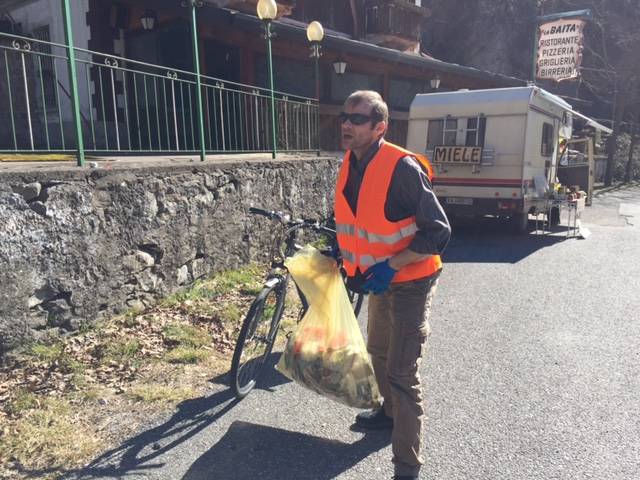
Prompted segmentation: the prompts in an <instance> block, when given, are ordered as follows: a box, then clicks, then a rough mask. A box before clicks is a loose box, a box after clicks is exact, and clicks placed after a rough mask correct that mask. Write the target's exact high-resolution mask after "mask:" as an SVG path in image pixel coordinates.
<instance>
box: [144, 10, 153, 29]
mask: <svg viewBox="0 0 640 480" xmlns="http://www.w3.org/2000/svg"><path fill="white" fill-rule="evenodd" d="M140 23H141V24H142V28H143V29H144V30H153V27H154V26H155V24H156V12H154V11H153V10H151V9H147V10H145V11H144V13H143V14H142V16H141V17H140Z"/></svg>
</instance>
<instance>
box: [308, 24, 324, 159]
mask: <svg viewBox="0 0 640 480" xmlns="http://www.w3.org/2000/svg"><path fill="white" fill-rule="evenodd" d="M307 38H308V39H309V41H310V42H311V57H312V58H313V59H314V60H315V75H316V100H317V101H318V106H317V110H316V128H317V130H316V131H317V132H318V156H320V66H319V61H320V55H322V54H321V53H320V49H321V48H322V47H321V46H320V42H321V41H322V39H323V38H324V29H323V28H322V25H321V24H320V22H316V21H313V22H311V23H310V24H309V26H308V27H307Z"/></svg>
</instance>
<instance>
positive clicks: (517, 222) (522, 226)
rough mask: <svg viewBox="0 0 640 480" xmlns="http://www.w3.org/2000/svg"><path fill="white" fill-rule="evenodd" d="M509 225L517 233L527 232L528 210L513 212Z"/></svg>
mask: <svg viewBox="0 0 640 480" xmlns="http://www.w3.org/2000/svg"><path fill="white" fill-rule="evenodd" d="M511 227H512V228H513V231H514V232H515V233H517V234H524V233H527V228H528V227H529V213H528V212H520V213H515V214H514V215H513V216H512V217H511Z"/></svg>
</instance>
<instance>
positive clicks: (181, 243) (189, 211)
mask: <svg viewBox="0 0 640 480" xmlns="http://www.w3.org/2000/svg"><path fill="white" fill-rule="evenodd" d="M337 164H338V162H337V160H336V159H315V158H314V159H313V160H295V161H286V162H272V163H236V164H224V165H223V166H221V165H217V166H216V165H209V164H204V165H202V166H198V167H197V168H193V167H184V166H183V167H173V168H171V167H162V168H156V169H150V168H146V169H132V170H114V171H105V170H93V171H91V170H86V169H81V168H77V169H76V170H69V171H64V172H60V171H58V172H43V173H33V174H13V175H8V174H0V225H2V228H0V354H1V353H2V351H4V350H6V349H7V348H9V347H10V346H11V345H12V344H14V343H15V342H17V341H19V340H20V339H22V338H24V337H30V336H38V335H42V334H43V333H49V332H50V331H51V330H53V331H71V330H74V329H77V328H78V327H80V325H82V324H83V323H88V324H91V323H93V322H95V321H97V320H99V319H101V318H103V317H108V316H110V315H113V314H117V313H120V312H123V311H125V310H127V309H131V308H143V307H145V306H148V305H150V304H153V303H154V302H155V301H156V300H157V299H158V298H159V297H161V296H165V295H167V294H168V293H170V292H172V291H174V290H176V289H177V288H179V287H181V286H184V285H187V284H189V283H191V282H193V281H194V280H195V279H197V278H199V277H202V276H204V275H207V274H210V273H213V272H214V271H220V270H224V269H229V268H235V267H238V266H239V265H241V264H244V263H246V262H248V261H250V260H254V259H258V258H266V256H267V252H268V249H267V248H266V247H267V246H268V245H270V241H271V240H270V239H271V233H272V232H273V230H274V225H273V224H271V223H270V222H269V221H267V220H266V219H262V218H256V217H255V216H252V215H249V214H248V213H247V212H248V208H249V207H250V206H257V207H263V208H268V209H274V210H285V211H290V212H292V213H293V214H294V215H297V216H304V215H307V216H313V217H316V218H317V217H325V216H327V215H329V214H330V213H331V210H332V196H333V188H334V187H333V186H334V180H335V173H336V170H337Z"/></svg>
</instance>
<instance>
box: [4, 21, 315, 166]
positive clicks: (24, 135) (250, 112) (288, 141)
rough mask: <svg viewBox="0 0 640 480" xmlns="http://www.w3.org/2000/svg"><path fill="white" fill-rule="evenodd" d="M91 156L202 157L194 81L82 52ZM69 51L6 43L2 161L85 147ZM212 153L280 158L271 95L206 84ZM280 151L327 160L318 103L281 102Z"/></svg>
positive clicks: (17, 40) (28, 41) (187, 75)
mask: <svg viewBox="0 0 640 480" xmlns="http://www.w3.org/2000/svg"><path fill="white" fill-rule="evenodd" d="M74 51H75V56H76V71H77V75H76V76H77V84H78V90H79V97H80V98H79V103H80V116H81V119H80V121H81V125H82V132H83V140H84V145H85V150H86V151H87V152H90V153H94V154H105V155H108V154H111V155H117V154H162V153H173V154H175V153H183V154H192V153H197V152H198V151H199V150H200V142H199V140H198V139H199V132H198V128H199V127H198V117H197V104H196V102H197V95H196V93H197V84H196V74H195V73H193V72H188V71H183V70H177V69H168V68H166V67H162V66H159V65H153V64H149V63H144V62H139V61H135V60H131V59H127V58H123V57H119V56H115V55H109V54H104V53H98V52H93V51H90V50H85V49H82V48H77V47H76V48H74ZM68 62H69V56H68V50H67V47H66V46H65V45H62V44H58V43H53V42H46V41H42V40H37V39H33V38H28V37H22V36H16V35H9V34H5V33H0V125H3V126H5V127H6V128H1V129H0V152H3V153H7V152H11V153H29V152H32V153H33V152H70V151H73V149H74V148H75V146H76V143H77V142H76V139H75V130H74V128H73V112H72V102H71V95H70V93H69V91H70V82H69V74H68ZM200 81H201V85H202V90H201V92H202V111H203V116H204V138H205V150H206V152H207V153H249V152H269V151H272V150H273V140H272V136H271V129H272V120H271V113H270V108H271V107H270V91H269V90H268V89H265V88H260V87H255V86H250V85H243V84H240V83H235V82H229V81H224V80H220V79H216V78H213V77H208V76H205V75H201V76H200ZM275 101H276V105H275V106H276V130H277V140H276V142H277V145H276V147H277V150H278V151H284V152H286V151H290V152H291V151H298V152H300V151H317V150H318V148H319V136H318V127H319V126H318V124H317V109H318V103H317V101H316V100H315V99H311V98H306V97H300V96H294V95H289V94H285V93H282V92H275Z"/></svg>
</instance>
